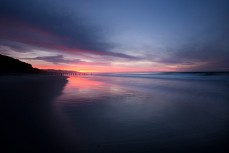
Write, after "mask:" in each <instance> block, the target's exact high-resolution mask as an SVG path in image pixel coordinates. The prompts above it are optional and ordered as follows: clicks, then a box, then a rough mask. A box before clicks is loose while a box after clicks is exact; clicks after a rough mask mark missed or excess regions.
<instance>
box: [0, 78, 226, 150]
mask: <svg viewBox="0 0 229 153" xmlns="http://www.w3.org/2000/svg"><path fill="white" fill-rule="evenodd" d="M0 82H1V87H0V91H1V92H0V93H1V94H0V98H1V99H0V101H1V104H2V105H3V108H4V109H3V115H2V118H3V127H2V130H1V131H2V132H3V133H4V138H3V139H4V140H5V141H4V142H5V143H6V145H7V146H9V147H7V148H8V149H9V152H10V151H12V152H13V151H18V152H20V151H25V152H50V151H55V152H104V153H105V152H131V153H133V152H141V153H142V152H143V153H144V152H159V153H164V152H186V153H187V152H190V153H193V152H195V153H198V152H199V153H205V152H206V153H207V152H214V153H215V152H217V153H225V152H227V151H228V146H227V144H228V139H229V95H228V91H229V79H228V76H227V75H223V76H218V75H214V76H207V75H204V76H200V75H192V74H188V75H177V76H176V75H172V76H168V75H160V74H158V75H153V74H138V75H136V74H135V75H133V74H128V75H109V76H108V75H92V76H80V77H77V76H70V77H68V78H66V77H64V76H39V77H34V76H21V77H5V76H4V77H3V76H1V79H0Z"/></svg>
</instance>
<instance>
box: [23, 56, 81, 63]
mask: <svg viewBox="0 0 229 153" xmlns="http://www.w3.org/2000/svg"><path fill="white" fill-rule="evenodd" d="M24 59H29V60H42V61H45V62H50V63H53V64H60V63H64V64H71V63H74V64H77V63H84V61H81V60H80V59H65V58H64V56H63V55H55V56H38V57H34V58H24Z"/></svg>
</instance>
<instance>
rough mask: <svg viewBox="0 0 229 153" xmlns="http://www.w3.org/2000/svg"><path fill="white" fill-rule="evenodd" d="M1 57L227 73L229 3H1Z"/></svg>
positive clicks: (86, 66)
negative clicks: (2, 55)
mask: <svg viewBox="0 0 229 153" xmlns="http://www.w3.org/2000/svg"><path fill="white" fill-rule="evenodd" d="M0 54H4V55H8V56H11V57H14V58H17V59H20V60H22V61H25V62H28V63H30V64H32V65H33V66H34V67H37V68H41V69H62V70H74V71H80V72H162V71H228V70H229V1H228V0H191V1H185V0H64V1H63V0H1V1H0Z"/></svg>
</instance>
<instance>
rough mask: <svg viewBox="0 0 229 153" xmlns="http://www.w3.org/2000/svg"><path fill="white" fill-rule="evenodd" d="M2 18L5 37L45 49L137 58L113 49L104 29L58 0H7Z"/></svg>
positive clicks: (0, 10) (1, 6) (1, 5)
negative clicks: (110, 50) (62, 4)
mask: <svg viewBox="0 0 229 153" xmlns="http://www.w3.org/2000/svg"><path fill="white" fill-rule="evenodd" d="M0 17H1V18H2V19H1V26H0V27H1V29H0V34H1V35H0V38H1V39H6V40H13V41H17V42H22V43H25V44H29V45H32V46H37V47H43V48H51V49H57V50H64V51H67V50H71V51H73V52H74V51H75V52H77V51H79V50H80V51H81V52H83V51H85V52H86V53H87V52H88V53H91V54H98V55H107V56H115V57H120V58H130V59H134V57H132V56H128V55H125V54H123V53H113V52H109V49H111V48H112V47H114V46H113V45H112V44H110V43H107V42H106V40H105V34H104V33H103V32H102V30H101V28H99V27H96V26H94V25H91V24H90V22H88V21H85V19H83V18H81V17H80V16H79V15H77V14H76V13H75V12H74V13H73V12H71V11H69V10H68V9H67V8H65V7H64V6H61V4H60V3H58V1H57V2H56V3H55V2H52V1H45V0H40V1H32V0H20V1H18V0H3V1H1V2H0ZM8 45H10V46H11V47H13V46H15V45H14V44H8ZM17 47H18V48H19V46H17ZM22 47H23V46H22ZM19 51H21V50H19Z"/></svg>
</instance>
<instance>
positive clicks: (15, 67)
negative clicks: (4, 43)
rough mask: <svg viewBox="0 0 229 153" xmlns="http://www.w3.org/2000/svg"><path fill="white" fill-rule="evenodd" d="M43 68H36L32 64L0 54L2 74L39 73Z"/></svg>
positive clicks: (0, 70)
mask: <svg viewBox="0 0 229 153" xmlns="http://www.w3.org/2000/svg"><path fill="white" fill-rule="evenodd" d="M42 72H44V71H43V70H40V69H38V68H34V67H33V66H32V65H31V64H29V63H26V62H22V61H20V60H18V59H14V58H12V57H9V56H5V55H1V54H0V74H32V73H33V74H34V73H35V74H37V73H42Z"/></svg>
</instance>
